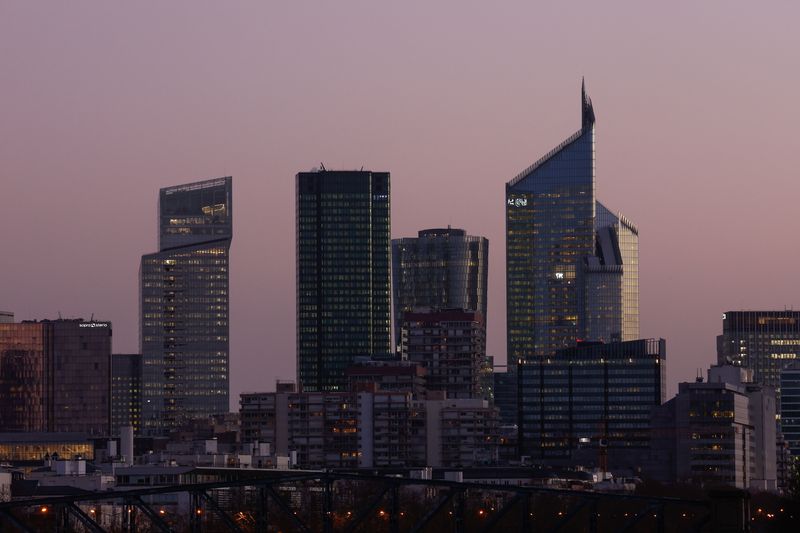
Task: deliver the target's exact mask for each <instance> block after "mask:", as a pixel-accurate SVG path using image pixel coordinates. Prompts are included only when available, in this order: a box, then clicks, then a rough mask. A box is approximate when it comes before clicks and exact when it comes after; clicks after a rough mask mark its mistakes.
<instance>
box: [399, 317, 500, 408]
mask: <svg viewBox="0 0 800 533" xmlns="http://www.w3.org/2000/svg"><path fill="white" fill-rule="evenodd" d="M401 330H402V333H401V344H400V346H401V357H402V358H403V359H406V360H409V361H413V362H416V363H419V364H421V365H423V366H424V367H425V369H426V371H427V375H426V385H425V386H426V388H427V389H428V390H430V391H442V392H444V393H445V394H446V397H447V398H450V399H468V398H483V397H484V394H485V390H484V389H485V387H484V370H485V366H486V326H485V324H484V322H483V316H482V315H481V314H480V313H479V312H477V311H464V310H461V309H443V310H435V311H429V312H406V313H404V314H403V323H402V327H401Z"/></svg>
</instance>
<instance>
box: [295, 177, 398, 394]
mask: <svg viewBox="0 0 800 533" xmlns="http://www.w3.org/2000/svg"><path fill="white" fill-rule="evenodd" d="M296 187H297V189H296V192H297V375H298V383H299V386H300V389H301V390H304V391H310V392H316V391H344V390H346V389H347V376H346V375H345V370H346V369H347V367H349V366H350V365H351V364H352V363H353V361H354V360H355V358H356V357H359V356H362V357H363V356H366V357H374V358H381V357H382V358H388V357H389V356H390V354H391V353H392V349H391V317H390V315H391V308H390V301H389V300H390V261H389V253H390V237H389V235H390V233H389V231H390V222H389V214H390V209H389V206H390V203H389V173H388V172H371V171H363V170H362V171H329V170H325V169H324V168H322V169H321V170H319V171H316V172H301V173H299V174H297V178H296Z"/></svg>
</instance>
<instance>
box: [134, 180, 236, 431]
mask: <svg viewBox="0 0 800 533" xmlns="http://www.w3.org/2000/svg"><path fill="white" fill-rule="evenodd" d="M231 183H232V179H231V178H230V177H227V178H219V179H212V180H207V181H200V182H196V183H189V184H187V185H180V186H177V187H168V188H166V189H161V192H160V195H159V251H158V252H156V253H153V254H148V255H144V256H142V262H141V268H140V271H139V275H140V288H141V301H140V310H141V316H140V326H141V337H140V346H141V352H142V413H141V432H142V433H143V434H145V435H159V434H164V433H166V432H168V431H169V430H170V429H171V428H173V427H175V426H176V425H178V424H180V423H181V422H182V421H184V420H186V419H189V418H196V417H205V416H208V415H211V414H217V413H227V412H228V410H229V407H228V386H229V377H228V362H229V342H228V316H229V315H228V265H229V249H230V245H231V238H232V227H233V226H232V206H231V197H232V192H231Z"/></svg>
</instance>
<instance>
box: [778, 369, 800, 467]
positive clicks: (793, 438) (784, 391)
mask: <svg viewBox="0 0 800 533" xmlns="http://www.w3.org/2000/svg"><path fill="white" fill-rule="evenodd" d="M779 409H780V413H781V429H782V431H783V437H784V439H786V442H787V444H788V445H789V452H790V453H791V454H792V456H793V457H800V362H794V363H791V364H790V365H788V366H785V367H784V368H783V370H782V371H781V399H780V404H779Z"/></svg>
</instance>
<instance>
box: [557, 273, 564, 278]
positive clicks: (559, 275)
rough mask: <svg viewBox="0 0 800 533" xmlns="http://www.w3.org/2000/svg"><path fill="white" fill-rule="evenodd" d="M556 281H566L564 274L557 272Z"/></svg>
mask: <svg viewBox="0 0 800 533" xmlns="http://www.w3.org/2000/svg"><path fill="white" fill-rule="evenodd" d="M556 279H564V273H563V272H556Z"/></svg>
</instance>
